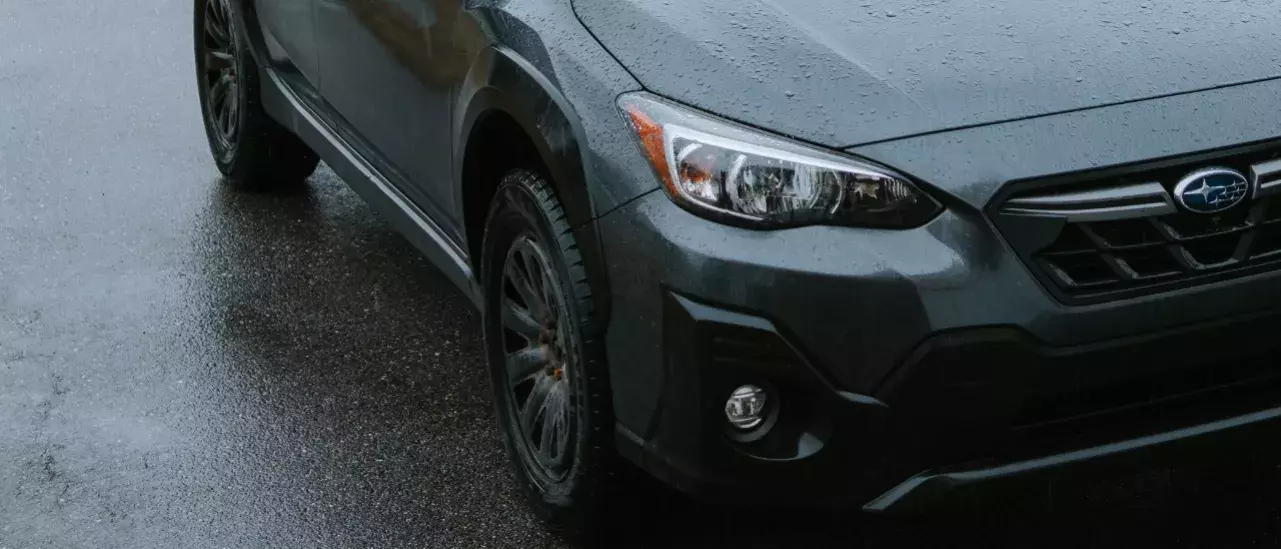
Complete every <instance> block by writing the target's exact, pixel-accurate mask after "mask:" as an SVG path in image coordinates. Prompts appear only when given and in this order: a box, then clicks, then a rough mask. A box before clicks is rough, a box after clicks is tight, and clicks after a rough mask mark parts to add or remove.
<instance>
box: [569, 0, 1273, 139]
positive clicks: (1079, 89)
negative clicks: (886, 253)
mask: <svg viewBox="0 0 1281 549" xmlns="http://www.w3.org/2000/svg"><path fill="white" fill-rule="evenodd" d="M574 7H575V10H576V11H577V13H578V15H579V17H580V18H581V19H582V21H583V22H584V24H585V25H587V27H588V28H589V29H590V30H591V31H592V33H593V34H594V35H595V36H596V37H597V38H598V39H599V40H600V41H601V42H602V44H604V46H605V47H606V48H607V49H608V50H609V51H610V52H611V53H612V54H613V55H615V56H616V57H617V58H618V59H619V60H620V61H621V62H622V63H623V65H624V66H625V67H627V68H628V69H629V70H630V71H632V73H633V74H634V75H635V76H636V78H637V79H639V80H640V81H641V83H642V84H643V85H644V86H645V87H646V88H648V89H649V90H651V91H653V92H655V93H658V94H660V95H664V96H667V97H669V98H672V99H675V100H678V101H681V102H683V103H686V104H689V105H692V106H695V107H699V108H702V109H705V110H708V111H711V112H715V113H717V114H720V115H722V116H726V117H729V118H733V119H737V120H739V121H742V122H746V123H749V124H752V125H756V126H761V127H765V128H769V129H772V130H775V131H778V132H782V133H785V134H788V135H792V136H795V137H799V138H802V139H806V140H809V141H813V142H816V143H822V144H826V145H829V146H834V147H839V146H853V145H859V144H865V143H869V142H876V141H882V140H887V139H892V138H896V137H902V136H907V135H915V134H922V133H928V132H934V131H939V130H945V129H949V128H957V127H965V126H972V125H980V124H987V123H992V122H998V121H1003V120H1010V119H1018V118H1024V117H1032V116H1037V115H1043V114H1048V113H1054V112H1065V111H1072V110H1077V109H1082V108H1086V107H1091V106H1098V105H1104V104H1111V103H1119V102H1126V101H1133V100H1137V99H1143V98H1150V97H1157V96H1163V95H1170V94H1177V93H1181V92H1189V91H1195V90H1202V89H1208V88H1214V87H1219V86H1226V85H1230V84H1234V83H1242V82H1249V81H1257V80H1264V79H1268V78H1272V77H1275V76H1277V75H1279V74H1281V1H1259V2H1246V1H1230V0H1229V1H1224V0H1213V1H1206V0H1184V1H1183V2H1175V3H1170V2H1160V1H1158V0H1148V1H1146V2H1145V1H1143V0H1081V1H1077V2H1056V1H1047V0H988V1H985V2H960V1H949V0H889V1H879V2H871V1H870V0H859V1H855V0H804V1H794V0H685V1H660V0H574Z"/></svg>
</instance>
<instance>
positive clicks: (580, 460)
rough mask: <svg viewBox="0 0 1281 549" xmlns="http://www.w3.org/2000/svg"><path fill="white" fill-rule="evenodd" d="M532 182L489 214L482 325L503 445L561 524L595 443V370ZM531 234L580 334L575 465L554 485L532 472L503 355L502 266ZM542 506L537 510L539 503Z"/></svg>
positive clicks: (564, 266)
mask: <svg viewBox="0 0 1281 549" xmlns="http://www.w3.org/2000/svg"><path fill="white" fill-rule="evenodd" d="M528 181H529V178H528V177H521V176H520V175H519V174H511V175H509V176H508V177H506V178H504V182H503V183H502V184H501V185H500V186H499V190H498V193H497V196H496V198H495V202H494V206H493V207H492V208H491V210H490V214H489V218H488V220H487V224H486V231H485V241H484V245H483V248H482V249H483V256H482V262H481V277H482V281H483V284H484V293H485V296H486V298H485V301H484V307H483V315H482V323H483V332H484V338H485V352H486V358H487V360H488V363H489V369H490V382H491V384H492V386H493V389H494V397H495V406H496V413H497V414H498V421H499V422H500V424H501V427H502V436H503V443H504V445H505V446H506V448H507V451H508V453H509V454H510V456H511V458H512V459H513V461H514V462H515V463H517V464H518V467H519V468H520V470H519V471H518V472H519V473H520V477H521V478H520V479H518V480H520V482H521V484H522V486H523V487H524V489H525V490H526V491H527V492H529V494H530V495H531V499H532V500H533V501H534V502H535V503H536V505H535V507H536V509H535V510H536V511H538V512H539V514H540V515H543V517H544V518H545V519H551V520H552V521H553V522H556V521H558V517H556V515H558V514H559V512H560V511H562V510H564V509H567V508H569V507H570V506H572V505H574V503H575V501H576V499H577V497H578V495H579V488H580V485H581V482H580V481H581V479H582V476H583V474H584V469H585V466H586V465H587V464H586V463H585V460H586V459H587V455H586V451H585V449H586V447H587V445H588V444H590V437H589V434H590V433H591V429H592V427H593V426H592V425H591V423H590V422H591V421H592V417H591V416H592V415H593V414H590V413H587V411H588V410H591V409H592V408H591V404H592V403H591V402H590V398H591V394H590V391H589V387H588V386H587V375H586V372H585V371H583V369H584V368H587V367H591V366H592V364H590V361H589V360H588V357H587V356H585V352H584V351H585V347H584V337H583V333H582V331H583V327H584V318H583V316H582V304H581V301H582V296H580V295H579V294H578V293H577V292H576V291H575V290H576V289H575V288H574V286H573V284H572V283H571V282H570V281H571V280H573V279H572V278H571V273H570V272H569V268H568V261H567V260H566V257H565V251H564V246H565V242H564V241H562V239H558V238H557V237H556V236H555V234H556V232H555V231H554V230H553V227H552V221H551V220H550V219H549V217H550V215H551V214H552V212H550V211H548V209H547V208H545V207H544V206H543V205H542V204H541V203H540V200H539V199H538V197H537V195H536V191H535V190H534V189H531V188H530V186H529V184H528ZM524 235H529V236H532V237H533V238H534V239H535V240H536V241H538V242H539V243H540V244H541V245H542V246H543V248H544V250H546V252H547V253H548V255H549V256H550V258H551V260H552V263H553V265H552V266H551V267H552V268H553V269H554V270H555V271H556V277H557V284H558V285H559V286H560V289H561V292H562V294H563V295H564V298H565V308H566V311H565V312H566V314H567V316H568V317H569V319H570V321H571V322H572V323H573V325H574V327H575V329H574V330H571V338H572V340H573V344H574V348H575V352H576V353H577V356H576V357H575V358H576V365H577V366H578V370H579V371H576V372H572V374H571V376H570V382H571V384H572V385H571V390H572V392H573V401H572V402H573V406H574V407H573V413H574V419H575V433H574V450H573V452H574V462H573V464H572V466H571V468H570V470H569V472H568V473H567V474H566V475H565V477H564V478H563V479H562V480H560V481H549V480H548V479H546V478H543V477H542V475H541V474H540V472H538V471H537V470H535V469H533V468H535V467H537V465H535V464H534V459H533V456H532V455H531V450H530V449H529V448H528V446H527V445H526V444H525V441H524V435H523V433H522V431H521V428H520V427H519V424H518V423H517V422H516V421H515V412H514V403H513V402H512V395H511V391H510V389H509V388H508V386H507V379H506V369H505V365H504V359H505V356H504V351H503V340H502V338H503V327H502V314H501V310H500V307H501V298H500V297H498V296H502V284H503V276H502V273H503V267H504V261H505V260H506V257H507V252H508V250H509V249H510V248H511V246H512V244H513V243H514V242H515V241H516V239H518V238H519V237H521V236H524ZM540 501H541V502H542V503H543V505H537V502H540Z"/></svg>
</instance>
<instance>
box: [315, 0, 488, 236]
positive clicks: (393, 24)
mask: <svg viewBox="0 0 1281 549" xmlns="http://www.w3.org/2000/svg"><path fill="white" fill-rule="evenodd" d="M317 1H318V4H317V11H316V37H317V41H318V49H319V51H320V59H321V79H322V82H323V84H322V86H321V88H320V93H321V96H322V97H323V98H324V99H325V101H326V103H328V104H329V105H330V106H331V107H332V108H333V109H334V111H335V112H337V113H338V115H339V116H341V117H342V119H343V121H344V122H345V123H346V124H348V125H349V126H350V130H351V131H352V132H353V133H355V134H356V135H357V136H359V137H360V138H361V139H363V140H364V141H366V143H367V145H368V146H369V147H370V148H372V149H374V150H376V151H377V152H378V153H379V155H380V156H382V157H383V159H385V161H386V163H388V164H389V165H390V166H389V167H390V169H391V170H392V171H394V172H396V173H393V174H387V175H388V176H389V179H391V180H392V181H394V182H395V181H397V180H398V179H399V180H400V181H399V182H400V183H401V184H403V185H404V186H405V187H407V188H404V189H402V192H404V193H405V194H406V195H408V196H409V197H410V198H411V199H412V200H414V201H415V202H416V203H418V206H419V207H420V208H421V209H423V211H425V212H427V213H428V215H431V216H432V217H433V218H434V221H436V223H437V224H438V225H440V226H441V227H442V228H443V229H445V230H446V231H447V232H448V233H450V235H451V236H452V237H454V238H460V236H461V231H460V230H459V226H460V217H461V216H460V215H458V213H457V212H455V211H453V208H452V204H453V203H454V201H453V193H454V189H453V185H452V184H451V181H452V173H453V170H452V158H453V150H452V143H451V141H452V139H451V130H450V128H451V110H450V105H451V103H452V101H451V98H452V97H453V95H454V93H455V90H456V89H457V87H458V84H459V83H460V82H461V81H462V79H463V78H464V77H465V76H466V73H467V66H468V64H467V61H468V60H469V59H470V58H471V57H470V55H471V54H472V53H474V52H476V51H479V47H478V46H472V45H471V43H473V42H477V41H478V40H477V38H478V37H479V36H481V35H480V31H479V27H478V26H476V25H475V23H474V22H472V20H471V19H470V17H468V16H466V15H465V14H464V13H463V12H462V11H461V8H462V0H317Z"/></svg>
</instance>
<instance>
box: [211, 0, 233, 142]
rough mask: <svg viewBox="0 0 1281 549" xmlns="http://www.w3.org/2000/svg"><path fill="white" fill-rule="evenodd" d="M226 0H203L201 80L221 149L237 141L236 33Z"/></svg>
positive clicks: (212, 124)
mask: <svg viewBox="0 0 1281 549" xmlns="http://www.w3.org/2000/svg"><path fill="white" fill-rule="evenodd" d="M227 2H228V0H208V1H206V2H205V16H204V19H205V25H204V40H203V44H204V51H203V67H202V71H203V75H202V83H203V84H204V86H205V91H206V93H205V101H206V103H207V104H206V107H207V112H208V117H209V125H210V126H211V127H213V129H214V132H213V133H214V135H215V137H216V138H217V140H218V143H219V145H221V146H222V148H223V149H224V150H228V149H232V148H234V147H235V144H236V132H237V128H238V125H239V124H238V123H237V122H238V119H239V116H240V107H241V105H240V80H239V78H238V75H237V74H236V70H237V64H236V37H235V36H236V35H235V33H234V32H233V31H234V29H233V27H232V16H231V7H230V5H229V4H228V3H227Z"/></svg>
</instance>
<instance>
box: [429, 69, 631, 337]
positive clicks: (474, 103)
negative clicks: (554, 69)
mask: <svg viewBox="0 0 1281 549" xmlns="http://www.w3.org/2000/svg"><path fill="white" fill-rule="evenodd" d="M494 112H501V113H503V114H505V115H507V116H508V117H510V118H511V119H512V120H513V121H515V122H516V124H517V125H518V126H520V128H521V129H522V130H523V131H524V133H525V136H526V137H527V138H528V139H529V141H530V142H531V143H533V145H534V148H535V149H536V150H537V152H538V156H539V159H540V160H541V161H542V164H543V167H544V168H545V169H546V170H547V172H548V173H547V174H546V176H547V177H548V179H549V180H550V182H551V184H552V187H553V188H554V190H555V192H556V197H557V199H558V200H560V203H561V205H562V207H563V208H564V209H565V215H566V216H568V218H569V222H570V226H571V227H572V228H573V232H574V238H575V239H576V240H577V242H578V247H579V252H580V253H581V254H582V258H583V266H584V268H585V270H586V272H587V276H588V279H589V280H590V281H591V283H592V300H593V305H594V306H595V308H596V311H597V313H598V314H599V315H601V318H605V319H608V318H609V300H608V298H607V296H608V295H609V290H608V279H607V278H606V276H607V275H606V270H605V259H604V251H603V249H602V247H601V245H600V235H599V234H598V232H597V229H596V225H595V223H592V221H593V220H595V219H596V218H597V217H598V212H596V210H595V206H594V204H593V202H592V193H591V189H590V183H589V177H588V173H587V170H586V166H587V165H588V163H587V159H586V158H585V154H586V153H585V150H586V148H585V147H584V146H582V144H583V143H586V141H587V139H586V132H585V131H584V130H583V126H582V123H581V122H580V121H579V119H578V117H577V115H576V114H575V111H574V109H573V107H572V106H571V104H570V102H569V100H568V99H567V98H566V97H565V96H564V94H562V93H561V92H560V91H559V88H558V87H557V86H556V84H555V83H554V82H553V80H552V79H549V78H547V77H546V76H545V75H543V74H542V73H541V72H540V71H539V70H538V69H537V68H536V67H535V66H534V64H533V63H530V62H529V61H527V60H526V59H524V58H523V57H521V56H520V54H518V53H517V52H515V51H514V50H511V49H508V48H505V47H502V46H498V45H490V46H488V47H486V48H485V49H483V50H481V52H480V53H479V54H478V55H477V56H476V59H475V60H473V62H472V64H471V69H470V71H469V72H468V74H467V78H466V79H465V80H464V81H463V83H462V86H461V89H460V90H459V92H458V99H457V103H456V108H455V109H454V124H453V125H454V128H453V139H454V143H457V144H461V145H463V146H456V147H454V162H453V164H454V165H453V177H454V181H455V182H456V184H457V188H458V189H459V192H457V193H455V194H454V200H455V203H454V204H453V207H454V208H455V211H458V212H464V211H466V210H465V207H464V204H463V197H464V194H465V193H464V192H463V191H464V189H465V186H466V185H468V184H469V182H468V181H465V180H464V179H463V169H464V166H465V158H466V155H467V147H466V146H465V144H466V143H467V140H468V138H469V136H470V135H471V134H472V131H473V130H474V129H475V127H476V125H477V123H478V122H480V121H481V120H483V117H484V116H485V115H488V114H491V113H494ZM486 211H487V209H486ZM471 221H472V220H464V222H467V223H469V222H471ZM472 244H475V243H473V242H467V243H466V244H465V245H466V247H467V248H468V249H472ZM475 261H476V260H475V258H472V262H473V263H475Z"/></svg>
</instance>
